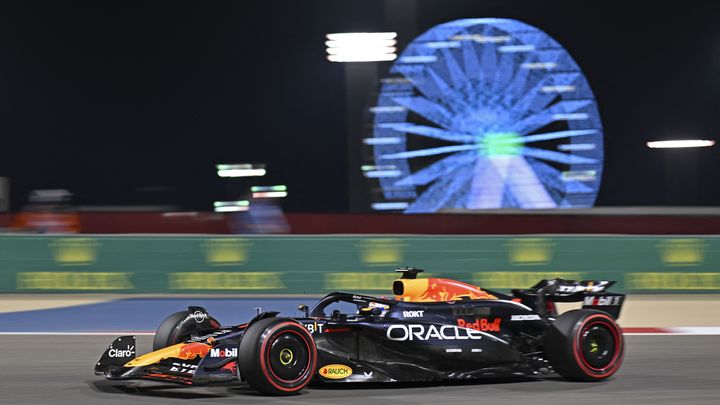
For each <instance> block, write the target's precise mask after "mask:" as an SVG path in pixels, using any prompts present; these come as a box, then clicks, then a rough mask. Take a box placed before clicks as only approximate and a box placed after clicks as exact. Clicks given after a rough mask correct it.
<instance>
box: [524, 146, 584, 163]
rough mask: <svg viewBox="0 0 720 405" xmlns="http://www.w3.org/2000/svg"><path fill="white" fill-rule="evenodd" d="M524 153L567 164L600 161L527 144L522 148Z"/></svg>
mask: <svg viewBox="0 0 720 405" xmlns="http://www.w3.org/2000/svg"><path fill="white" fill-rule="evenodd" d="M522 153H523V155H525V156H531V157H534V158H538V159H542V160H549V161H551V162H557V163H564V164H566V165H575V164H594V163H598V161H597V159H593V158H588V157H583V156H578V155H570V154H567V153H562V152H555V151H554V150H545V149H537V148H531V147H527V146H526V147H524V148H523V149H522Z"/></svg>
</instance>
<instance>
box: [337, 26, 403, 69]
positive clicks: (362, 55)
mask: <svg viewBox="0 0 720 405" xmlns="http://www.w3.org/2000/svg"><path fill="white" fill-rule="evenodd" d="M326 37H327V39H328V40H327V41H325V45H326V46H327V49H326V51H327V53H328V56H327V59H328V60H329V61H330V62H380V61H392V60H395V58H396V57H397V55H396V54H395V52H396V51H397V48H395V45H396V44H397V41H396V39H395V38H396V37H397V33H395V32H344V33H334V34H327V36H326Z"/></svg>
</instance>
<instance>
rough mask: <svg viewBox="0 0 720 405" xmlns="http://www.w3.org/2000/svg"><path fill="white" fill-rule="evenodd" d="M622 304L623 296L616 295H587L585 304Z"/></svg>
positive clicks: (595, 305) (601, 305) (602, 305)
mask: <svg viewBox="0 0 720 405" xmlns="http://www.w3.org/2000/svg"><path fill="white" fill-rule="evenodd" d="M620 304H622V296H620V295H616V296H611V297H585V300H584V301H583V305H588V306H594V307H604V306H617V305H620Z"/></svg>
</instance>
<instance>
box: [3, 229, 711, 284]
mask: <svg viewBox="0 0 720 405" xmlns="http://www.w3.org/2000/svg"><path fill="white" fill-rule="evenodd" d="M404 265H411V266H416V267H420V268H424V269H426V270H427V271H428V272H429V274H430V275H432V276H435V277H449V278H456V279H459V280H463V281H466V282H471V283H474V284H477V285H480V286H482V287H485V288H490V289H499V290H506V289H509V288H518V287H528V286H530V285H532V284H534V283H535V282H536V281H538V280H539V279H541V278H552V277H564V278H569V279H613V280H617V281H618V285H617V286H616V287H615V288H614V290H617V291H625V292H654V293H658V292H661V293H673V292H683V293H687V292H698V293H700V292H719V291H720V238H717V237H673V236H669V237H631V236H603V237H596V236H543V237H478V236H397V237H388V236H386V235H383V236H377V237H376V236H247V237H246V236H228V237H218V236H207V237H205V236H99V235H97V236H96V235H82V236H49V235H42V236H34V235H22V236H20V235H18V236H2V237H0V292H4V293H53V292H64V293H68V292H70V293H72V292H78V293H81V292H82V293H85V292H106V293H110V292H112V293H248V294H249V293H262V294H321V293H324V292H328V291H334V290H351V291H359V292H369V293H375V294H389V293H390V285H391V282H392V280H393V279H394V278H395V277H396V276H395V274H393V272H392V270H393V268H395V267H397V266H404Z"/></svg>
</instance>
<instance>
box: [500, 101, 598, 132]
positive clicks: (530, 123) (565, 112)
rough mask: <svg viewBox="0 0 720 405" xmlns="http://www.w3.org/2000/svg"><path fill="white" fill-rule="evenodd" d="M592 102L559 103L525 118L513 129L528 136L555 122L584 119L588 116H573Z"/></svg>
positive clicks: (580, 114)
mask: <svg viewBox="0 0 720 405" xmlns="http://www.w3.org/2000/svg"><path fill="white" fill-rule="evenodd" d="M591 103H592V101H590V100H564V101H560V102H557V103H555V104H553V105H551V106H550V107H548V108H546V109H544V110H542V111H540V112H538V113H536V114H533V115H530V116H528V117H525V118H524V119H523V120H521V121H520V122H518V123H517V124H515V125H514V126H513V128H512V130H513V131H515V132H518V133H521V134H526V133H528V132H530V131H534V130H536V129H538V128H541V127H544V126H545V125H548V124H550V123H551V122H554V121H560V120H568V119H582V118H583V117H585V116H588V114H582V113H579V114H573V113H575V112H576V111H577V110H579V109H581V108H585V107H587V106H588V105H590V104H591Z"/></svg>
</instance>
